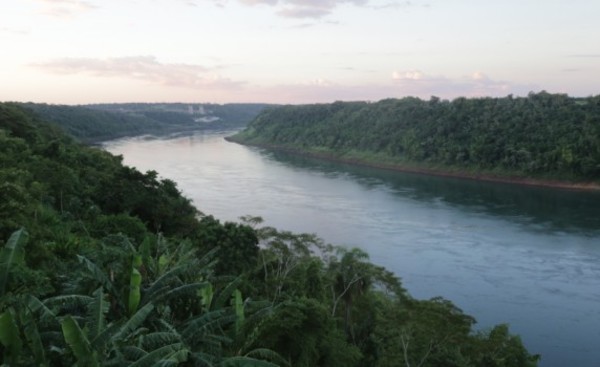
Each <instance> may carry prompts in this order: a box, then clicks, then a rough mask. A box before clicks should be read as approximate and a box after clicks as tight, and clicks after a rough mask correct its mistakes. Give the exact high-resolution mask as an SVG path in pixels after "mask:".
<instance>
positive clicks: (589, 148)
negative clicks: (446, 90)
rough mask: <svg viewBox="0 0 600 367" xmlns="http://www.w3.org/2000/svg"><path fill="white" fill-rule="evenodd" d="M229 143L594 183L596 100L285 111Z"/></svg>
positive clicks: (550, 98)
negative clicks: (235, 142)
mask: <svg viewBox="0 0 600 367" xmlns="http://www.w3.org/2000/svg"><path fill="white" fill-rule="evenodd" d="M229 139H230V140H233V141H238V142H242V143H247V144H258V145H262V146H267V147H275V148H282V149H287V150H292V151H296V152H300V153H308V154H316V155H320V156H327V157H333V158H337V159H343V160H346V161H350V162H363V163H370V164H374V165H380V166H381V165H384V166H393V165H396V166H401V167H404V168H412V169H419V168H425V169H433V170H442V171H461V172H464V171H467V172H471V171H472V172H475V173H482V172H483V173H487V174H492V175H499V176H521V177H537V178H555V179H563V180H580V181H581V180H583V181H598V179H599V178H600V97H598V96H596V97H588V98H571V97H568V96H566V95H562V94H549V93H546V92H540V93H537V94H534V93H531V94H529V96H527V97H525V98H513V97H512V96H508V97H505V98H478V99H466V98H457V99H455V100H453V101H440V100H439V98H435V97H432V99H431V100H430V101H423V100H420V99H417V98H410V97H407V98H403V99H399V100H395V99H387V100H382V101H379V102H377V103H364V102H351V103H343V102H335V103H333V104H320V105H306V106H282V107H278V108H272V109H267V110H265V111H263V112H262V113H261V114H260V115H259V116H257V118H256V119H255V120H254V121H253V122H252V123H250V124H249V125H248V127H247V128H246V130H244V131H242V132H241V133H239V134H237V135H235V136H233V137H231V138H229Z"/></svg>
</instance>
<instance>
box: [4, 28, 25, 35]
mask: <svg viewBox="0 0 600 367" xmlns="http://www.w3.org/2000/svg"><path fill="white" fill-rule="evenodd" d="M0 33H10V34H16V35H20V36H25V35H28V34H30V33H31V31H30V30H29V29H24V28H11V27H0Z"/></svg>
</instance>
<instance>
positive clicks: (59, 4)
mask: <svg viewBox="0 0 600 367" xmlns="http://www.w3.org/2000/svg"><path fill="white" fill-rule="evenodd" d="M35 1H36V2H37V3H40V4H41V5H42V6H43V9H42V11H41V13H42V14H45V15H49V16H53V17H57V18H72V17H73V16H75V15H77V14H79V13H82V12H86V11H89V10H93V9H97V8H98V6H96V5H94V4H92V3H91V2H89V1H85V0H35Z"/></svg>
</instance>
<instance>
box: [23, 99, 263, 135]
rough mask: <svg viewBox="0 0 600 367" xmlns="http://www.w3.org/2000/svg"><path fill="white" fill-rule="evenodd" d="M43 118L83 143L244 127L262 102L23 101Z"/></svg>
mask: <svg viewBox="0 0 600 367" xmlns="http://www.w3.org/2000/svg"><path fill="white" fill-rule="evenodd" d="M21 106H22V107H24V108H26V109H28V110H30V111H32V112H34V113H35V114H36V115H37V117H38V118H39V119H41V120H43V121H47V122H50V123H52V124H55V125H57V126H59V127H61V128H62V129H64V130H65V131H66V132H67V133H68V134H70V135H71V136H73V137H76V138H77V139H78V140H80V141H82V142H86V143H93V142H99V141H103V140H110V139H115V138H120V137H124V136H135V135H145V134H150V135H165V134H171V133H182V132H188V131H197V130H214V129H218V130H225V129H235V128H240V127H244V126H246V125H247V124H248V122H250V121H251V120H252V119H253V118H254V117H256V115H258V113H259V112H260V111H262V109H264V108H265V107H267V105H264V104H225V105H217V104H182V103H117V104H93V105H82V106H65V105H48V104H36V103H25V104H22V105H21Z"/></svg>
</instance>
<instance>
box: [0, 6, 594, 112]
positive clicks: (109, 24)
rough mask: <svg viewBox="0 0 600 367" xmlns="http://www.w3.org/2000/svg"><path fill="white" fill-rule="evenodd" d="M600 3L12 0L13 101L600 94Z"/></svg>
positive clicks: (5, 75)
mask: <svg viewBox="0 0 600 367" xmlns="http://www.w3.org/2000/svg"><path fill="white" fill-rule="evenodd" d="M599 19H600V1H598V0H564V1H558V0H544V1H541V0H518V1H517V0H504V1H487V0H485V1H484V0H482V1H475V0H423V1H420V0H412V1H395V0H2V1H1V3H0V44H1V45H2V52H1V54H0V55H1V56H0V101H33V102H47V103H62V104H82V103H94V102H217V103H224V102H272V103H309V102H331V101H335V100H379V99H382V98H390V97H403V96H418V97H421V98H426V99H428V98H429V97H430V96H432V95H435V96H439V97H442V98H448V99H452V98H455V97H457V96H468V97H472V96H505V95H507V94H510V93H512V94H514V95H526V94H527V93H528V92H529V91H540V90H546V91H548V92H552V93H568V94H570V95H574V96H589V95H597V94H600V21H599Z"/></svg>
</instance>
